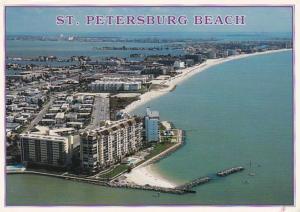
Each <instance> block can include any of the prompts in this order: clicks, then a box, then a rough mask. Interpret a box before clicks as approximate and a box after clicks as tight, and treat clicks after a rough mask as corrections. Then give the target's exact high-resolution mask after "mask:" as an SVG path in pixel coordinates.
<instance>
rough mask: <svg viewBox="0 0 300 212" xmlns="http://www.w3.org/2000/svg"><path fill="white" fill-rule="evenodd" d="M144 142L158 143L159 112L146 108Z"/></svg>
mask: <svg viewBox="0 0 300 212" xmlns="http://www.w3.org/2000/svg"><path fill="white" fill-rule="evenodd" d="M145 135H146V141H148V142H152V141H155V142H157V141H159V112H158V111H151V110H150V109H149V108H147V111H146V116H145Z"/></svg>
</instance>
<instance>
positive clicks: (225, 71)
mask: <svg viewBox="0 0 300 212" xmlns="http://www.w3.org/2000/svg"><path fill="white" fill-rule="evenodd" d="M147 106H150V107H151V108H152V109H156V110H159V111H160V114H161V119H162V120H170V121H172V122H173V123H174V124H175V126H176V127H178V128H182V129H184V130H186V145H184V146H183V147H182V148H180V149H179V150H178V151H176V152H175V153H173V154H172V155H170V156H169V157H167V158H165V159H163V160H161V161H160V162H159V163H157V164H156V169H158V170H159V171H160V172H161V173H162V174H164V175H165V176H166V177H167V178H169V179H170V180H173V181H176V182H185V181H187V180H191V179H193V178H196V177H199V176H205V175H210V174H213V173H215V172H217V171H219V170H222V169H225V168H228V167H232V166H240V165H242V166H244V167H245V168H246V170H245V171H244V172H241V173H237V174H234V175H231V176H228V177H226V178H222V179H219V180H215V181H213V182H211V183H209V184H206V185H203V186H199V187H197V188H195V190H196V191H197V193H196V194H187V195H182V196H178V195H170V194H161V195H160V197H159V198H158V197H156V196H155V195H154V194H156V193H153V192H146V191H135V190H126V189H112V188H104V187H100V186H94V185H88V184H83V183H77V182H71V181H64V180H61V179H55V178H49V177H42V176H32V175H11V176H8V177H7V203H8V204H9V205H15V204H104V205H107V204H109V205H111V204H113V205H120V204H121V205H140V204H142V205H145V204H147V205H150V204H201V205H210V204H216V205H224V204H250V205H251V204H255V205H261V204H263V205H270V204H275V205H276V204H279V205H288V204H293V140H292V139H293V137H292V135H293V134H292V133H293V131H292V127H293V125H292V117H293V111H292V52H291V51H286V52H281V53H274V54H266V55H260V56H253V57H249V58H244V59H240V60H234V61H230V62H227V63H224V64H222V65H218V66H215V67H212V68H209V69H208V70H206V71H204V72H202V73H200V74H197V75H195V76H193V77H192V78H191V79H189V80H187V81H185V82H183V83H182V84H180V85H178V86H177V88H176V90H175V91H173V92H171V93H169V94H167V95H165V96H163V97H161V98H158V99H156V100H154V101H152V102H150V103H147V105H144V106H143V107H141V108H139V109H138V110H137V111H136V113H142V112H144V110H145V108H146V107H147ZM250 161H251V167H250ZM249 173H255V175H254V176H250V175H249ZM246 181H247V182H248V183H245V182H246Z"/></svg>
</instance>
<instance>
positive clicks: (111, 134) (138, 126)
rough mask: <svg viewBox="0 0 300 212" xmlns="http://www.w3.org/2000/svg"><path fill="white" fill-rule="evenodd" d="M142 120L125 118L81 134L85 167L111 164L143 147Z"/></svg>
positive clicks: (94, 168)
mask: <svg viewBox="0 0 300 212" xmlns="http://www.w3.org/2000/svg"><path fill="white" fill-rule="evenodd" d="M142 129H143V126H142V121H141V120H140V119H139V118H131V119H123V120H120V121H117V122H113V123H112V124H110V125H108V126H105V127H101V128H99V129H97V130H91V131H86V132H84V133H82V134H81V141H80V157H81V165H82V168H83V169H86V170H90V171H96V170H97V169H102V168H104V167H107V166H110V165H112V164H115V163H117V162H120V161H121V159H123V158H124V157H126V156H127V155H128V154H130V153H134V152H136V151H138V150H139V149H140V148H141V147H142Z"/></svg>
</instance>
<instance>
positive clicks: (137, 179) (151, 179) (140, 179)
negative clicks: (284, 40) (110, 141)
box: [124, 49, 290, 188]
mask: <svg viewBox="0 0 300 212" xmlns="http://www.w3.org/2000/svg"><path fill="white" fill-rule="evenodd" d="M287 50H290V49H280V50H272V51H266V52H259V53H254V54H243V55H237V56H231V57H227V58H220V59H211V60H207V61H206V62H205V63H203V64H200V65H197V66H193V67H190V68H186V69H184V70H183V74H180V75H177V76H176V77H175V78H173V79H171V80H162V81H161V83H160V84H165V85H169V87H168V88H165V89H161V90H159V91H150V92H147V93H145V94H143V95H141V96H140V98H141V100H139V101H135V102H133V103H131V104H130V105H128V106H127V107H126V108H125V109H124V111H125V112H128V113H130V112H132V111H133V110H134V109H135V108H137V107H139V106H141V105H143V104H145V103H146V102H148V101H150V100H152V99H154V98H157V97H159V96H161V95H164V94H166V93H168V92H170V91H171V90H172V88H174V86H175V85H177V84H179V83H181V82H183V81H184V80H186V79H188V78H189V77H191V76H193V75H194V74H197V73H199V72H202V71H204V70H206V69H207V68H209V67H212V66H215V65H218V64H221V63H224V62H227V61H230V60H236V59H241V58H245V57H249V56H254V55H261V54H268V53H273V52H280V51H287ZM152 166H153V165H146V166H139V167H136V168H134V169H133V170H132V171H131V172H130V173H128V174H125V175H124V176H126V177H127V181H128V182H132V183H135V184H138V185H145V184H149V185H154V186H161V187H169V188H173V187H176V186H177V185H176V184H175V183H172V182H170V181H168V180H167V179H165V178H164V177H163V176H161V175H160V174H159V173H157V171H156V170H154V169H153V167H152Z"/></svg>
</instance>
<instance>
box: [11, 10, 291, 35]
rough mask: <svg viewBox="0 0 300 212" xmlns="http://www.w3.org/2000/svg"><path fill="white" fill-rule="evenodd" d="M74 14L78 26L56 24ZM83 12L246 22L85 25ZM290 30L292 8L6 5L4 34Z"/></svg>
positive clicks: (261, 31)
mask: <svg viewBox="0 0 300 212" xmlns="http://www.w3.org/2000/svg"><path fill="white" fill-rule="evenodd" d="M58 15H73V16H74V17H75V18H76V20H78V21H79V22H80V24H79V25H72V26H66V25H62V26H58V25H56V16H58ZM86 15H104V16H105V15H177V16H179V15H185V16H188V18H189V20H193V18H192V17H193V16H195V15H202V16H203V15H212V16H217V15H221V16H225V15H245V16H246V24H245V25H240V26H238V25H224V26H220V25H211V26H207V25H206V26H204V25H193V24H192V23H189V24H187V25H176V26H166V25H164V26H158V25H154V26H120V25H118V26H103V25H102V26H94V25H92V26H88V25H85V24H84V23H83V22H84V19H85V16H86ZM137 31H138V32H247V33H249V32H256V33H257V32H258V33H264V32H266V33H267V32H288V33H289V32H291V31H292V8H291V7H180V8H178V7H6V32H7V34H18V33H23V34H41V35H42V34H43V35H44V34H47V33H69V34H71V33H74V34H76V33H82V32H137Z"/></svg>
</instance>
